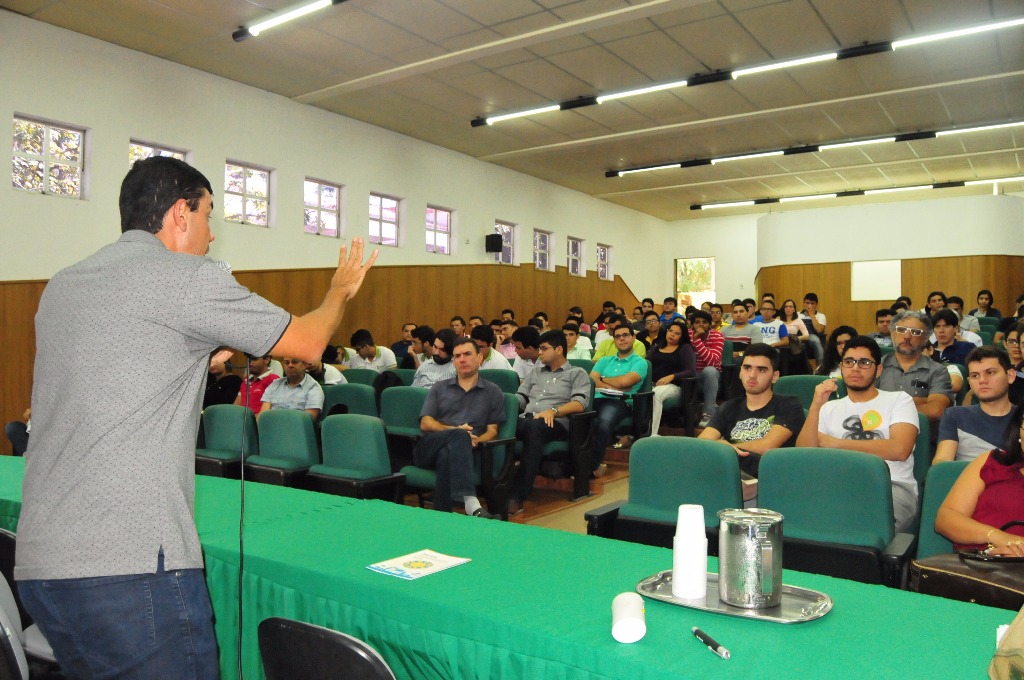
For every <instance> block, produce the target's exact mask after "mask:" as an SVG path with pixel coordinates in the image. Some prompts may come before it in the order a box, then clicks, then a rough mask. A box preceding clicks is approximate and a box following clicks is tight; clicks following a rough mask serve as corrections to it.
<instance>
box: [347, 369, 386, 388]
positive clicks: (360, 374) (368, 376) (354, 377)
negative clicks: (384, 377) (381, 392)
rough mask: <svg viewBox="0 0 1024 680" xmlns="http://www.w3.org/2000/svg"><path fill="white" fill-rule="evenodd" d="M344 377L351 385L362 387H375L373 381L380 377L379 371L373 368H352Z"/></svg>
mask: <svg viewBox="0 0 1024 680" xmlns="http://www.w3.org/2000/svg"><path fill="white" fill-rule="evenodd" d="M342 375H344V376H345V380H347V381H349V382H350V383H359V384H360V385H371V386H372V385H373V381H374V380H376V379H377V376H378V375H379V374H378V373H377V371H375V370H373V369H372V368H350V369H348V370H346V371H345V372H344V373H343V374H342Z"/></svg>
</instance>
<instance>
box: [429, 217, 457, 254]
mask: <svg viewBox="0 0 1024 680" xmlns="http://www.w3.org/2000/svg"><path fill="white" fill-rule="evenodd" d="M454 217H455V215H454V211H453V210H448V209H447V208H438V207H436V206H432V205H428V206H427V252H428V253H438V254H441V255H451V244H452V226H453V225H452V220H453V219H454Z"/></svg>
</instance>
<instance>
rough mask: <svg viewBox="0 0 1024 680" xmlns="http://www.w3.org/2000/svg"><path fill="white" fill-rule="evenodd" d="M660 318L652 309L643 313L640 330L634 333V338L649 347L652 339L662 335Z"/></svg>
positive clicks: (652, 341) (652, 342)
mask: <svg viewBox="0 0 1024 680" xmlns="http://www.w3.org/2000/svg"><path fill="white" fill-rule="evenodd" d="M662 332H663V330H662V327H661V319H660V318H658V313H657V312H655V311H654V310H651V311H649V312H645V313H644V320H643V326H642V330H640V331H639V332H638V333H637V334H636V339H637V340H639V341H640V342H642V343H644V347H646V348H647V349H650V348H651V345H652V344H654V341H655V340H657V339H658V338H660V337H662Z"/></svg>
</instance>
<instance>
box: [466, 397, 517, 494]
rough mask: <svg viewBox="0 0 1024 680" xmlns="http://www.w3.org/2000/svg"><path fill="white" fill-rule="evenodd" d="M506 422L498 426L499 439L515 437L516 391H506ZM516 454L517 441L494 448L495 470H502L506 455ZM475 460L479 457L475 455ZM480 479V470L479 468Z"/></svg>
mask: <svg viewBox="0 0 1024 680" xmlns="http://www.w3.org/2000/svg"><path fill="white" fill-rule="evenodd" d="M504 397H505V422H503V423H502V424H501V425H499V426H498V437H497V438H498V439H515V438H516V427H517V426H518V425H519V399H518V398H517V397H516V395H515V394H514V393H509V392H505V393H504ZM508 454H511V455H515V443H513V444H512V446H511V447H506V446H499V447H498V448H496V449H495V450H494V470H495V472H497V471H498V470H501V466H502V465H504V464H505V456H506V455H508ZM474 460H479V457H477V456H474ZM477 473H478V475H477V478H478V479H479V470H477Z"/></svg>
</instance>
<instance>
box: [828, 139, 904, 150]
mask: <svg viewBox="0 0 1024 680" xmlns="http://www.w3.org/2000/svg"><path fill="white" fill-rule="evenodd" d="M895 141H896V138H895V137H877V138H875V139H861V140H858V141H855V142H839V143H838V144H822V145H821V146H819V147H818V151H828V150H829V149H846V148H848V147H851V146H867V145H869V144H885V143H886V142H895Z"/></svg>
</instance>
